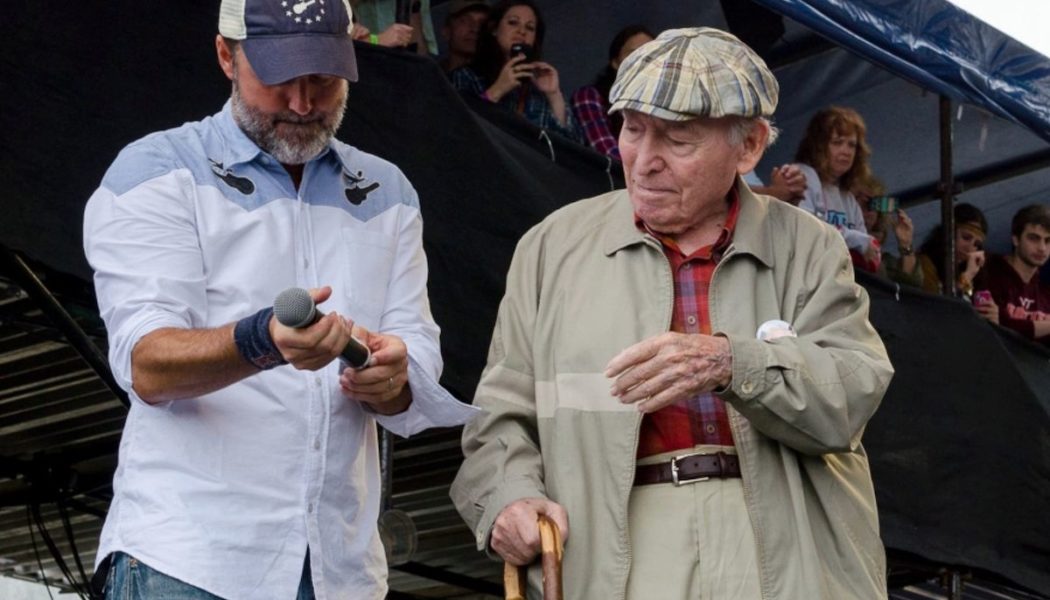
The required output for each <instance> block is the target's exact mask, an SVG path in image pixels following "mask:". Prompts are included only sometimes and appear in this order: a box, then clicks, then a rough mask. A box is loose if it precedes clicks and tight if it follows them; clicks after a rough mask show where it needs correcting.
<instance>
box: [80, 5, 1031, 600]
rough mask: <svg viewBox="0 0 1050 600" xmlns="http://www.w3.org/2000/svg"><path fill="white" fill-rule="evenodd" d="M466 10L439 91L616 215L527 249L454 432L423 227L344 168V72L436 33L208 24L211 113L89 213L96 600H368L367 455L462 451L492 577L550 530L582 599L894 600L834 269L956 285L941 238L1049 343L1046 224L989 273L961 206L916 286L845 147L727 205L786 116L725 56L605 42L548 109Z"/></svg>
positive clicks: (539, 21)
mask: <svg viewBox="0 0 1050 600" xmlns="http://www.w3.org/2000/svg"><path fill="white" fill-rule="evenodd" d="M284 4H285V5H287V3H284ZM351 4H353V5H354V6H357V7H358V10H360V11H361V12H360V14H361V15H362V19H361V20H362V21H364V20H366V18H367V20H368V22H365V23H361V22H358V23H354V22H353V21H352V14H353V10H352V9H351ZM451 5H452V6H451V7H450V9H451V10H450V14H449V17H448V20H447V21H446V23H445V26H444V27H443V28H442V30H441V31H442V35H444V36H446V39H447V40H448V41H449V48H450V53H449V55H448V56H447V57H446V60H445V61H444V62H443V65H444V66H445V68H447V69H449V72H450V75H451V77H452V79H453V81H454V82H457V86H459V87H460V88H461V89H463V90H465V91H466V92H467V93H472V94H477V95H479V96H481V97H483V98H486V99H488V100H489V101H491V102H493V103H496V104H499V105H501V106H505V107H506V108H507V109H508V110H515V111H518V112H519V113H520V114H522V116H523V117H525V118H528V119H530V120H533V121H534V122H536V123H537V124H540V125H541V126H543V127H549V128H551V129H554V130H557V131H561V132H563V133H564V134H565V135H566V136H567V137H570V138H573V137H577V138H578V139H579V140H581V141H583V140H585V139H586V140H588V141H591V143H594V144H596V145H597V144H601V145H602V150H601V151H602V152H604V153H606V154H607V155H608V156H610V157H611V158H615V159H618V160H619V161H620V163H621V164H622V166H623V171H624V176H625V180H626V189H623V190H615V191H612V192H609V193H606V194H603V195H601V196H598V197H594V198H589V199H583V200H581V201H580V202H576V203H572V204H570V205H568V206H566V207H564V208H562V209H560V210H558V211H556V212H555V213H553V214H551V215H550V216H548V217H547V218H546V219H544V221H543V222H542V223H540V224H539V225H537V226H536V227H534V228H533V229H532V230H530V231H529V232H528V233H527V234H526V235H525V236H524V237H523V238H522V239H521V240H520V243H519V244H518V246H517V249H516V251H515V253H514V257H513V260H512V263H511V266H510V270H509V273H508V276H507V286H506V293H505V296H504V298H503V300H502V302H501V305H500V308H499V312H498V318H497V322H496V325H495V329H494V332H493V336H492V344H491V349H490V352H489V358H488V365H487V367H486V369H485V371H484V373H483V374H482V376H481V380H480V383H479V385H478V388H477V392H476V396H475V398H474V401H473V404H474V406H473V407H472V406H468V405H466V404H463V403H460V402H458V401H457V399H455V398H453V397H452V396H451V395H450V394H449V393H448V392H447V391H445V390H444V389H443V388H442V387H441V386H440V385H439V384H438V379H439V377H440V374H441V370H442V359H441V353H440V343H439V328H438V327H437V324H436V323H435V322H434V320H433V318H432V316H431V313H430V308H429V301H428V296H427V273H428V270H427V259H426V255H425V253H424V249H423V237H422V228H423V223H422V219H421V215H420V210H419V198H418V196H417V195H416V193H415V191H414V189H413V188H412V185H411V183H410V182H409V181H408V180H407V178H406V177H405V176H404V174H402V173H401V171H400V170H399V169H398V168H397V167H396V166H394V165H393V164H391V163H389V162H387V161H385V160H383V159H381V158H379V157H376V156H373V155H371V154H368V153H365V152H362V151H360V150H358V149H356V148H354V147H352V146H350V145H348V144H346V143H344V142H342V141H339V140H337V139H335V137H334V135H335V132H336V131H337V130H338V129H339V125H340V123H341V121H342V118H343V115H344V113H345V109H346V100H347V94H348V88H349V82H352V81H356V80H357V58H356V56H355V50H354V44H353V39H354V38H355V37H358V38H360V37H362V36H363V37H364V38H367V39H369V40H370V41H373V42H375V43H390V44H392V45H400V46H406V47H407V46H409V45H410V44H411V43H412V42H411V40H412V39H416V40H417V42H416V43H417V44H418V46H417V50H420V49H422V48H424V47H426V48H427V50H424V51H425V52H431V51H432V50H430V48H432V46H431V42H432V41H433V40H432V37H433V36H432V33H430V34H424V35H423V36H422V37H420V36H419V33H420V32H421V31H422V32H426V31H427V30H426V28H425V27H421V23H422V22H423V21H424V20H425V18H428V17H424V15H428V6H429V4H428V3H427V2H426V1H425V0H423V1H422V2H417V3H415V4H413V5H412V6H411V14H413V15H420V16H419V17H418V18H417V19H416V20H415V25H405V24H404V23H397V22H394V23H388V21H387V20H384V19H385V18H386V17H382V16H381V15H388V14H389V12H390V10H392V7H391V4H390V3H384V2H378V1H377V2H366V1H365V0H360V1H359V2H354V3H351V2H350V1H349V0H344V1H335V2H328V3H320V4H315V3H313V2H303V3H299V4H296V5H294V7H288V6H280V5H278V3H273V2H264V1H262V0H222V2H221V8H220V19H219V27H218V35H217V36H216V37H215V42H214V43H215V50H216V55H217V58H218V63H219V66H220V68H221V70H222V72H223V73H224V74H225V75H226V77H227V78H228V79H229V80H230V86H231V88H230V98H229V101H228V102H227V103H226V105H225V106H224V107H223V108H222V109H221V110H220V111H219V112H218V113H216V114H214V115H212V116H210V117H207V118H204V119H202V120H201V121H198V122H193V123H187V124H185V125H183V126H181V127H179V128H176V129H172V130H168V131H163V132H158V133H155V134H153V135H150V136H147V137H145V138H142V139H141V140H138V141H136V142H133V143H131V144H130V145H128V146H127V147H126V148H125V149H124V150H123V151H122V152H121V153H120V154H119V156H118V157H117V158H116V159H115V161H114V163H113V164H112V166H111V167H110V168H109V170H108V171H107V172H106V174H105V176H104V178H103V180H102V182H101V185H100V186H99V188H98V189H97V190H96V191H95V193H94V194H93V195H92V196H91V198H90V199H89V201H88V203H87V206H86V210H85V215H84V245H85V252H86V255H87V258H88V261H89V263H90V264H91V266H92V268H93V269H94V271H95V285H96V292H97V297H98V303H99V309H100V314H101V315H102V317H103V319H104V320H105V323H106V329H107V332H108V335H109V349H110V361H111V364H112V367H113V371H114V375H115V378H116V380H117V381H118V382H119V384H120V385H121V386H122V387H123V388H124V389H126V390H127V391H128V394H129V397H130V399H131V409H130V413H129V416H128V418H127V421H126V424H125V429H124V434H123V438H122V441H121V445H120V450H119V461H120V462H119V468H118V469H117V472H116V475H115V478H114V482H113V492H114V496H113V500H112V504H111V507H110V510H109V513H108V516H107V518H106V522H105V525H104V527H103V531H102V536H101V540H100V546H99V550H98V553H97V561H96V567H97V570H98V574H99V576H98V579H97V581H99V582H101V583H100V586H99V589H98V590H96V591H98V592H99V593H101V594H103V595H104V596H105V597H106V598H118V597H119V598H153V597H164V598H173V599H176V598H177V599H186V600H190V599H195V600H199V599H214V598H281V599H289V598H297V599H298V600H312V599H314V598H319V599H321V600H324V599H327V598H377V599H378V598H383V597H385V595H386V592H387V584H386V578H387V572H386V562H385V559H384V552H383V548H382V545H381V541H380V537H379V535H378V531H377V520H378V517H379V511H380V507H381V498H380V490H381V488H382V486H381V482H380V473H379V459H378V449H377V433H376V424H380V425H382V426H383V427H384V428H387V429H389V430H390V431H393V432H395V433H397V434H400V435H405V436H408V435H412V434H415V433H417V432H419V431H422V430H424V429H426V428H429V427H435V426H437V427H446V426H454V425H459V424H466V427H465V429H464V431H463V442H462V448H463V452H464V455H465V460H464V463H463V466H462V469H461V470H460V472H459V474H458V476H457V478H456V481H455V483H454V484H453V486H452V490H451V495H452V498H453V501H454V503H455V505H456V507H457V509H458V510H459V512H460V514H461V515H462V517H463V519H464V520H465V521H466V522H467V524H468V525H469V527H470V528H471V530H472V531H473V532H474V534H475V539H476V541H477V546H478V549H479V550H480V551H487V552H492V553H495V554H496V555H499V556H500V557H501V558H503V559H504V560H505V561H507V562H508V563H510V564H512V565H525V564H528V563H530V562H532V561H533V559H534V558H535V557H536V556H537V554H538V553H539V552H540V539H539V534H538V531H537V529H536V526H535V525H536V522H537V518H538V517H539V516H541V515H542V516H546V517H548V518H550V519H551V520H552V521H553V522H554V523H555V526H556V527H557V528H558V530H559V532H560V535H561V538H562V539H564V540H566V541H567V544H566V546H565V554H564V565H565V575H566V578H565V585H566V591H567V592H568V596H569V597H572V598H609V597H620V598H626V599H627V600H640V599H647V598H682V599H684V598H697V597H704V598H741V599H745V600H749V599H756V600H757V599H758V598H767V599H768V598H782V599H796V598H813V599H818V600H820V599H823V600H838V599H840V598H863V599H873V600H877V599H883V598H885V597H886V592H887V590H886V587H887V582H886V561H885V552H884V549H883V545H882V541H881V539H880V534H879V525H878V511H877V508H876V503H875V492H874V488H873V484H872V479H871V474H870V469H869V465H868V458H867V455H866V453H865V450H864V446H863V444H862V443H861V437H862V434H863V431H864V429H865V426H866V425H867V423H868V421H869V419H870V418H871V417H872V415H873V414H874V412H875V410H876V409H877V407H878V405H879V403H880V402H881V400H882V397H883V394H884V393H885V391H886V389H887V387H888V386H889V383H890V380H891V378H892V375H893V367H892V365H891V364H890V361H889V357H888V355H887V352H886V348H885V346H884V345H883V342H882V340H881V339H880V338H879V337H878V335H877V334H876V332H875V330H874V328H873V327H872V326H871V324H870V323H869V321H868V312H869V299H868V296H867V294H866V292H865V290H864V289H863V288H862V287H861V286H859V285H858V284H857V283H856V282H855V280H854V278H853V277H852V274H851V273H850V269H849V265H850V264H851V262H852V263H853V264H856V265H858V268H866V269H869V270H873V271H876V272H884V273H885V274H886V275H887V276H890V277H893V278H896V279H898V280H899V281H902V282H905V283H909V284H912V285H923V286H930V285H944V284H945V281H944V280H945V279H946V277H945V275H944V274H943V273H942V272H941V271H940V270H939V269H941V268H943V262H944V261H943V260H942V259H943V258H944V257H942V256H939V255H938V252H939V251H940V248H941V246H939V245H938V244H937V239H940V238H941V237H943V236H945V235H954V236H955V240H956V255H955V257H954V259H955V262H956V263H957V269H956V271H957V273H958V278H957V280H956V281H955V282H948V283H950V284H951V283H954V285H953V286H952V287H953V288H958V289H959V290H961V291H962V292H963V293H966V294H969V293H972V294H973V298H974V301H975V302H976V304H977V306H978V308H979V310H981V314H982V315H984V316H985V317H986V318H988V319H989V320H992V321H998V322H999V323H1001V324H1003V325H1007V326H1010V327H1014V328H1016V329H1018V330H1019V331H1021V332H1022V333H1024V334H1025V335H1028V336H1029V337H1033V338H1036V339H1046V338H1047V337H1048V333H1050V332H1048V328H1050V304H1048V303H1050V295H1048V294H1047V293H1046V287H1045V285H1043V284H1041V283H1040V280H1039V275H1038V269H1039V268H1040V267H1041V266H1042V265H1044V264H1045V263H1046V262H1047V258H1048V255H1050V209H1048V208H1047V207H1046V206H1032V207H1028V208H1026V209H1024V210H1022V211H1020V212H1019V213H1018V215H1017V216H1016V217H1015V218H1014V222H1013V225H1012V232H1011V233H1012V240H1013V244H1014V251H1013V253H1012V254H1011V255H1009V256H1006V257H991V258H989V259H987V260H986V257H985V255H984V253H983V250H982V243H983V241H984V239H985V236H986V235H987V232H988V227H987V223H986V221H985V219H984V217H983V215H981V213H980V211H977V210H976V209H975V208H973V207H970V206H968V205H965V204H960V205H958V207H957V208H956V227H955V229H954V231H952V232H934V234H932V235H931V238H930V240H928V241H927V242H926V243H924V245H923V248H922V251H921V252H920V253H919V254H916V253H915V252H914V250H913V248H912V243H913V239H912V238H913V234H914V228H913V226H912V223H911V220H910V219H909V217H908V216H907V214H906V213H905V212H904V211H903V210H901V209H900V208H899V207H895V206H892V203H889V202H888V201H887V198H886V196H885V189H884V188H883V186H882V184H881V183H879V182H878V180H877V179H875V178H874V177H873V176H872V174H871V172H870V168H869V166H868V159H869V157H870V154H871V152H870V149H869V147H868V145H867V142H866V140H865V132H866V129H865V125H864V122H863V120H862V119H861V117H860V115H859V114H857V113H856V112H855V111H852V110H849V109H845V108H839V107H830V108H827V109H824V110H821V111H819V112H818V113H817V114H816V115H815V116H814V118H813V122H812V123H811V124H810V127H809V128H808V130H807V133H806V137H805V139H804V140H803V142H802V144H800V147H799V150H798V153H797V155H796V159H797V162H796V163H795V164H793V165H782V166H780V167H777V168H776V169H774V170H773V172H772V173H771V174H770V180H771V186H770V187H771V189H772V190H774V191H776V192H779V193H775V194H766V193H756V192H755V191H753V190H752V188H751V187H749V186H748V185H746V184H744V183H742V181H741V177H742V176H743V175H745V174H748V173H752V176H753V171H754V169H755V166H756V165H757V164H759V162H760V160H761V159H762V157H763V155H764V153H765V151H766V149H767V147H768V146H769V144H771V143H772V140H773V139H774V138H775V129H774V128H773V126H772V124H771V118H772V116H773V114H774V113H775V110H776V107H777V103H778V101H779V84H778V83H777V81H776V78H775V77H774V75H773V73H772V72H771V70H770V69H769V68H768V67H767V66H766V64H765V62H764V61H763V60H762V59H761V58H760V57H759V56H758V55H757V54H756V53H755V52H754V51H753V50H752V49H751V48H749V47H748V46H747V45H745V44H744V43H743V42H741V41H740V40H739V39H737V38H736V37H734V36H732V35H731V34H728V33H726V32H723V31H720V30H717V29H710V28H688V29H673V30H668V31H665V32H662V33H660V34H659V35H657V36H655V37H654V36H653V35H652V34H651V33H650V32H648V31H646V30H645V29H644V28H641V27H631V28H627V29H624V30H623V31H622V32H621V33H620V34H619V35H617V36H616V39H614V41H613V44H612V46H611V47H610V51H609V63H608V65H607V69H606V71H604V72H603V73H602V75H601V76H600V77H599V79H598V80H597V81H596V82H595V85H593V86H589V88H586V89H585V90H584V91H581V92H578V93H577V94H574V96H573V102H571V103H569V102H566V100H565V97H564V95H563V94H562V91H561V89H560V86H559V79H558V73H557V70H556V69H555V68H554V67H553V66H551V65H549V64H547V63H545V62H543V61H542V60H541V57H542V48H543V42H544V34H545V27H544V21H543V18H542V15H541V14H540V12H539V10H538V9H537V7H536V5H535V4H533V3H532V2H531V1H530V0H504V1H502V2H499V3H497V4H495V5H493V6H491V7H489V6H488V5H487V4H485V3H484V2H452V3H451ZM365 6H368V7H370V8H371V9H372V10H371V12H369V11H368V10H365V9H364V7H365ZM377 30H378V31H381V33H372V32H373V31H377ZM471 39H473V40H474V41H475V42H476V48H475V49H474V50H473V51H471V49H470V44H469V43H467V42H469V41H470V40H471ZM460 42H463V43H462V44H461V43H460ZM289 57H291V58H289ZM683 73H686V74H688V76H682V74H683ZM579 107H584V108H579ZM575 113H580V114H581V115H586V118H578V117H577V116H576V115H575ZM599 121H600V122H599ZM581 123H582V124H583V126H584V128H583V129H584V131H585V137H584V136H583V135H581V130H580V129H579V126H580V124H581ZM614 132H618V135H614ZM351 174H352V176H351ZM757 189H758V188H757V186H756V190H757ZM344 196H345V198H346V199H347V200H348V201H342V199H343V197H344ZM351 197H353V198H356V199H357V201H352V200H349V199H350V198H351ZM365 200H367V201H365ZM795 204H797V207H796V206H795ZM799 209H801V210H799ZM807 212H809V213H812V215H814V216H815V217H817V218H813V217H812V216H810V215H807V214H806V213H807ZM890 231H892V233H893V235H894V236H895V237H896V241H897V248H898V252H899V254H900V256H897V257H894V259H893V260H892V261H891V260H889V255H887V254H884V253H883V252H882V251H881V247H882V245H883V243H884V242H885V239H886V236H887V235H889V232H890ZM851 253H852V258H851ZM785 256H791V257H792V259H791V260H781V259H780V257H785ZM716 271H717V274H718V276H717V277H716ZM289 288H292V289H291V290H289ZM294 288H306V289H299V290H296V289H294ZM288 291H291V292H293V294H292V296H291V298H292V299H293V300H288V299H285V300H282V298H287V296H286V292H288ZM985 292H986V293H985ZM322 303H323V304H324V305H325V309H324V313H322V312H320V311H317V310H316V309H315V305H316V304H322ZM610 323H615V324H617V326H616V327H610ZM350 354H352V355H355V356H356V355H359V354H363V355H364V356H365V359H364V360H362V361H360V362H358V361H356V359H355V360H350V359H348V358H347V357H348V356H349V355H350ZM687 483H690V484H696V485H683V484H687ZM570 532H571V538H570ZM595 574H601V576H600V577H596V576H595Z"/></svg>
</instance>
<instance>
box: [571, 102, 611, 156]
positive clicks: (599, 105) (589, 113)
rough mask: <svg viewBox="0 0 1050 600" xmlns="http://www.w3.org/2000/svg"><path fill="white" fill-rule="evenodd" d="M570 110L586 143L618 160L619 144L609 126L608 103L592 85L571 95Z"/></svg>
mask: <svg viewBox="0 0 1050 600" xmlns="http://www.w3.org/2000/svg"><path fill="white" fill-rule="evenodd" d="M572 111H573V112H574V113H576V122H577V123H579V124H580V127H582V128H583V135H584V137H585V138H587V144H589V145H590V146H591V148H594V149H595V150H597V151H598V152H600V153H602V154H604V155H606V156H609V157H611V158H612V159H613V160H617V161H618V160H620V146H619V143H618V141H617V139H616V136H615V135H613V132H612V130H611V129H610V128H609V105H608V104H606V102H605V101H604V100H603V99H602V94H601V92H599V91H598V88H596V87H594V86H587V87H582V88H580V89H578V90H576V92H574V93H573V95H572Z"/></svg>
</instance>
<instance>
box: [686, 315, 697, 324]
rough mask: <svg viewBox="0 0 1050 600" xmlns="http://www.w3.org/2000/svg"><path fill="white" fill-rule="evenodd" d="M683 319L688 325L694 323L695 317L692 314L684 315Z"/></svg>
mask: <svg viewBox="0 0 1050 600" xmlns="http://www.w3.org/2000/svg"><path fill="white" fill-rule="evenodd" d="M685 320H686V322H687V323H689V324H690V325H696V317H694V316H693V315H689V316H688V317H686V319H685Z"/></svg>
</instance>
